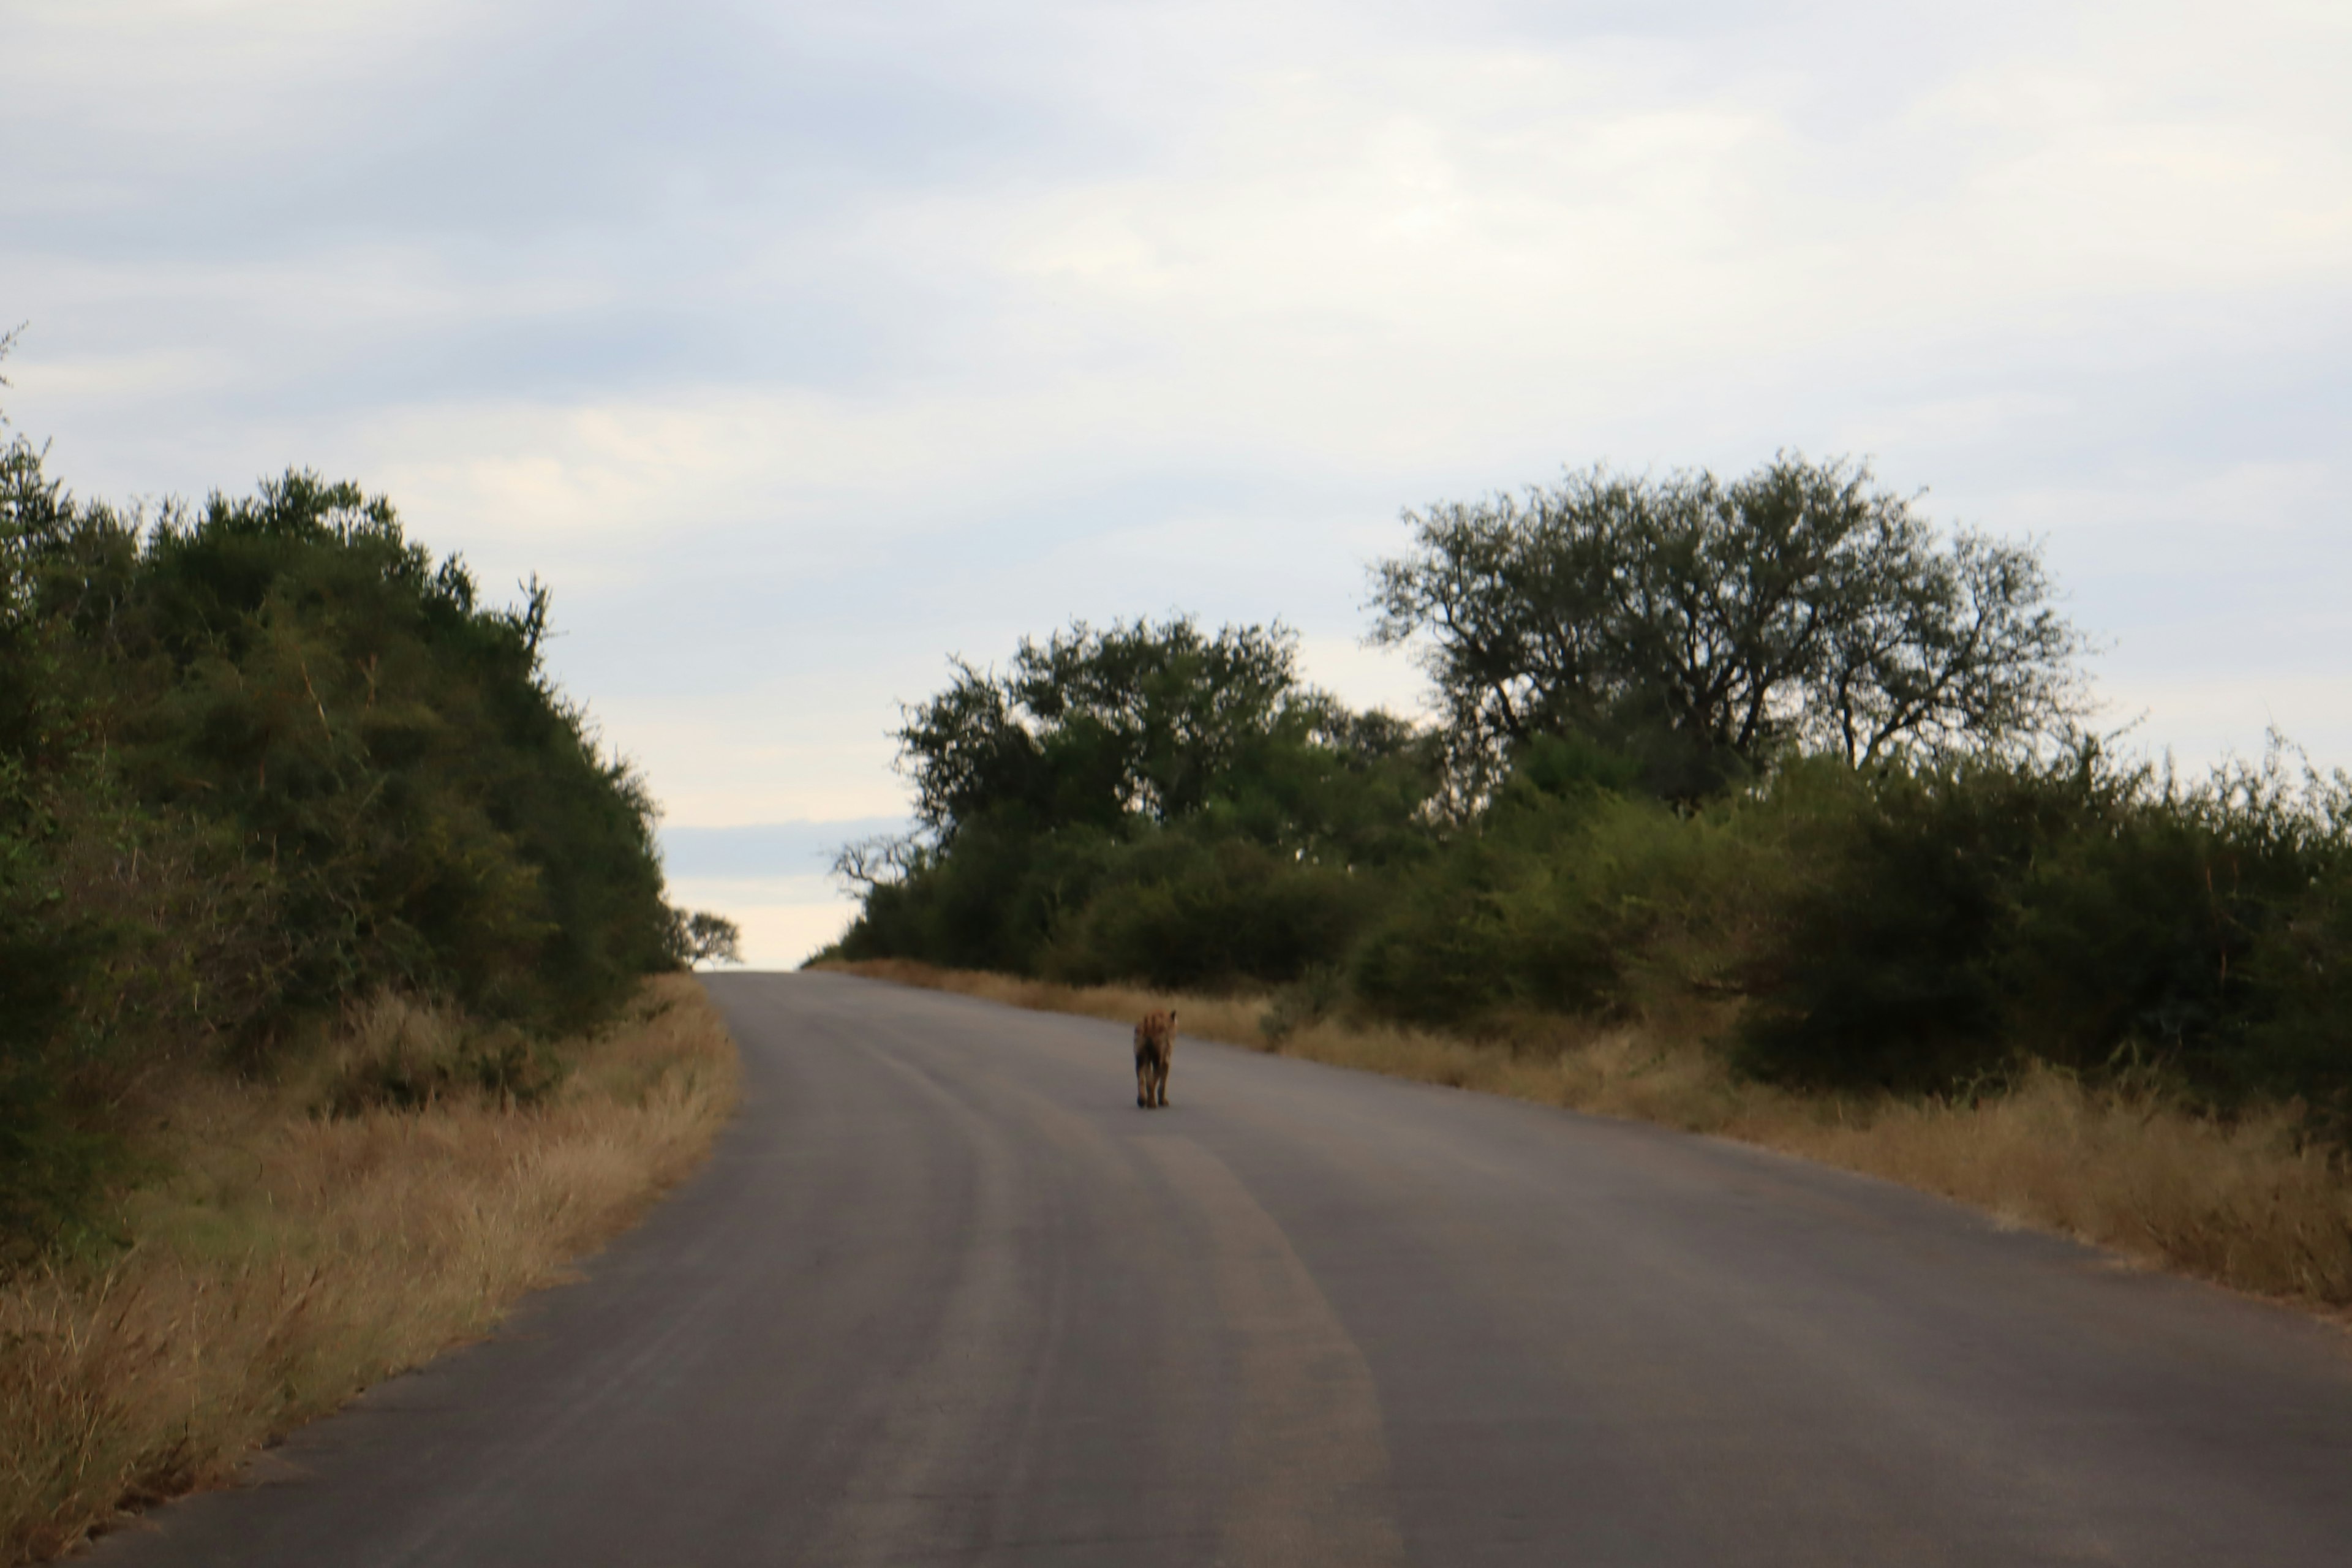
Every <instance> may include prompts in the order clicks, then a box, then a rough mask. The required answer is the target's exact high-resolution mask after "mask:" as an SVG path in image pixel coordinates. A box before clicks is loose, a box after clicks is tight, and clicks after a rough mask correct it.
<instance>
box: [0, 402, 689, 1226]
mask: <svg viewBox="0 0 2352 1568" xmlns="http://www.w3.org/2000/svg"><path fill="white" fill-rule="evenodd" d="M546 615H547V599H546V595H545V594H544V593H543V592H542V591H541V590H540V589H539V588H538V587H537V585H536V584H533V585H532V587H531V589H530V593H529V596H528V598H527V600H526V602H525V603H524V605H522V606H520V608H515V609H506V608H497V607H489V606H486V605H482V604H481V603H479V602H478V593H477V589H476V586H475V583H474V580H473V578H472V576H471V575H470V574H468V573H467V571H466V569H465V567H464V566H463V565H462V564H461V563H459V562H458V561H457V559H456V558H455V557H449V558H445V559H442V560H439V561H436V560H435V559H434V558H433V556H432V555H431V554H430V553H429V552H426V551H425V549H423V548H422V547H421V546H419V545H417V544H415V543H414V542H411V541H409V540H408V539H407V538H406V536H405V535H404V532H403V531H402V529H401V526H400V524H399V521H398V520H397V518H396V517H395V516H394V512H393V510H392V508H391V507H390V505H389V504H388V503H387V502H385V501H384V500H382V499H380V498H370V497H367V496H365V495H363V494H362V492H361V491H360V490H359V489H357V488H355V487H353V486H351V485H330V484H326V483H323V482H321V481H320V479H317V478H315V477H314V476H311V475H308V474H301V473H292V474H289V475H287V476H286V477H285V478H284V479H280V480H277V481H273V482H270V483H267V484H265V485H263V486H262V487H261V489H260V491H259V493H258V494H257V495H255V496H252V497H246V498H231V497H226V496H222V495H215V496H213V497H212V498H211V499H210V500H208V501H206V502H205V504H204V505H203V506H202V507H199V508H194V509H188V508H183V507H179V506H170V507H166V508H164V509H163V510H162V511H161V512H159V513H157V514H155V515H153V516H152V517H151V516H146V515H142V514H141V513H139V512H135V511H133V512H124V511H120V510H115V509H113V508H110V507H108V506H106V505H103V504H97V503H82V502H79V501H77V500H74V499H73V498H72V497H71V496H69V495H68V494H67V493H66V492H65V491H64V490H63V489H62V488H61V487H60V486H59V485H58V483H57V482H56V481H54V480H52V479H49V478H48V477H47V475H46V474H45V473H44V472H43V468H42V462H41V458H40V454H39V453H38V452H37V450H36V449H35V448H33V447H30V446H29V445H28V444H27V443H26V442H24V441H22V440H21V439H19V440H16V441H15V442H13V443H12V444H11V445H10V446H9V447H7V448H6V449H5V453H4V454H0V1224H5V1226H7V1229H8V1233H9V1235H11V1236H13V1237H17V1238H18V1240H19V1242H23V1241H24V1239H25V1238H27V1237H29V1238H33V1239H35V1240H37V1238H38V1237H40V1236H42V1235H44V1234H48V1233H51V1232H54V1231H55V1230H56V1228H57V1227H58V1226H59V1225H60V1224H63V1223H66V1221H67V1220H68V1219H69V1218H70V1216H71V1215H72V1214H73V1213H74V1212H75V1211H76V1210H77V1207H78V1205H79V1204H80V1203H81V1201H82V1199H83V1198H84V1197H86V1195H87V1194H88V1192H89V1184H90V1182H91V1180H92V1179H93V1178H94V1175H95V1173H97V1171H98V1170H99V1168H100V1162H99V1155H100V1153H102V1152H103V1148H104V1144H105V1134H106V1131H107V1128H108V1126H109V1118H110V1112H111V1108H112V1107H113V1106H114V1105H115V1103H116V1102H117V1101H118V1100H120V1099H121V1096H122V1094H123V1093H124V1092H125V1091H126V1089H128V1088H129V1087H130V1086H131V1085H133V1084H135V1083H137V1082H138V1081H140V1080H141V1079H142V1078H144V1077H146V1076H148V1075H150V1074H152V1069H153V1068H155V1067H156V1066H157V1065H158V1064H160V1063H163V1062H166V1061H170V1060H173V1059H200V1060H209V1061H223V1062H226V1063H229V1064H231V1065H235V1066H238V1067H241V1068H245V1069H247V1070H257V1069H265V1068H269V1067H270V1066H272V1064H273V1063H274V1062H275V1060H276V1059H277V1057H278V1054H279V1053H280V1052H281V1051H282V1050H283V1049H284V1048H285V1047H287V1045H288V1043H289V1041H292V1040H295V1039H298V1038H299V1037H303V1036H305V1035H306V1034H307V1033H308V1032H310V1030H309V1025H310V1021H312V1020H318V1019H322V1018H325V1017H328V1016H332V1015H333V1014H335V1013H336V1012H337V1011H338V1010H339V1009H341V1008H342V1007H343V1006H345V1005H347V1004H348V1003H349V1002H350V1000H351V999H352V998H353V997H355V996H358V995H362V994H370V993H373V992H378V991H392V992H399V993H404V994H416V995H422V996H430V997H437V998H441V999H444V1000H446V1001H447V1002H449V1003H452V1004H454V1005H457V1007H459V1008H460V1009H462V1010H463V1011H464V1012H465V1013H466V1014H467V1015H468V1016H472V1017H475V1018H478V1019H479V1020H482V1021H483V1022H484V1023H485V1024H486V1025H497V1026H505V1027H506V1028H507V1029H508V1030H509V1035H508V1036H501V1037H500V1038H502V1039H507V1040H509V1044H508V1045H502V1046H500V1047H499V1048H498V1049H497V1050H495V1051H490V1052H488V1054H487V1055H484V1056H483V1057H482V1059H481V1061H480V1062H477V1063H474V1064H473V1065H472V1066H469V1067H467V1068H466V1069H465V1070H466V1071H467V1072H469V1073H473V1074H474V1076H476V1077H480V1076H481V1073H483V1072H488V1073H490V1074H491V1075H492V1076H494V1077H495V1076H498V1075H499V1074H501V1073H504V1074H507V1075H508V1076H509V1078H513V1079H514V1084H513V1085H509V1089H514V1088H515V1086H516V1085H520V1084H521V1083H522V1082H523V1080H524V1079H529V1078H530V1076H531V1074H532V1073H533V1072H536V1071H537V1068H533V1067H531V1066H530V1059H529V1058H530V1048H529V1047H527V1046H520V1045H514V1044H512V1042H513V1041H517V1040H528V1039H529V1038H530V1037H537V1036H541V1035H545V1034H548V1033H551V1032H553V1031H557V1030H565V1029H573V1028H577V1027H580V1026H585V1025H588V1024H592V1023H593V1022H595V1021H596V1020H598V1019H600V1018H602V1017H603V1016H606V1015H607V1014H609V1012H610V1011H611V1010H612V1009H613V1008H614V1006H615V1005H617V1004H618V1003H620V1002H621V1001H622V1000H623V999H624V998H625V996H626V995H627V994H629V992H630V991H631V990H632V989H633V987H634V985H635V981H636V979H637V977H638V976H640V975H642V974H644V973H646V972H648V971H650V970H654V969H659V968H664V967H667V966H669V965H671V964H673V963H676V962H677V961H678V960H679V959H680V958H681V957H682V956H686V955H687V952H688V948H686V947H682V945H681V944H692V943H696V942H699V943H700V944H701V946H702V947H703V948H705V949H709V946H710V943H711V942H714V941H719V940H720V939H721V938H723V937H724V935H725V934H726V933H725V932H724V931H720V930H719V925H723V922H719V925H714V924H713V923H712V922H711V921H709V920H708V919H707V918H706V920H705V921H704V923H703V925H702V926H699V927H698V926H697V925H696V924H695V923H694V921H692V920H690V919H688V918H684V917H681V916H680V915H679V914H678V913H677V911H673V910H669V909H668V908H667V905H666V904H665V903H664V901H663V897H662V877H661V868H660V865H659V862H658V859H657V858H656V850H655V845H654V839H653V833H652V826H653V818H654V806H653V803H652V801H651V799H650V797H649V796H648V795H646V790H645V787H644V784H643V783H642V781H641V780H639V779H638V778H637V777H636V775H635V773H633V772H632V771H631V770H630V769H629V768H628V767H627V766H626V765H625V763H621V762H619V761H617V760H614V759H613V758H610V757H607V756H605V755H604V754H603V753H602V752H600V750H599V748H598V746H597V744H596V741H595V737H594V735H593V731H591V730H590V728H589V726H588V724H587V721H586V720H585V717H584V715H583V713H582V712H581V710H579V709H578V708H577V707H575V706H574V705H572V703H570V702H569V701H568V700H565V699H564V698H563V697H562V694H561V693H559V692H558V691H557V690H556V689H555V688H554V686H553V684H552V683H551V681H550V680H549V679H548V678H547V676H546V673H545V671H544V668H543V667H542V665H541V659H540V646H541V637H542V636H543V635H544V632H545V628H546ZM518 1052H520V1055H519V1054H517V1053H518ZM484 1064H488V1065H484ZM501 1064H503V1065H501ZM509 1068H512V1072H509ZM477 1069H478V1070H477ZM517 1075H520V1076H517Z"/></svg>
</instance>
